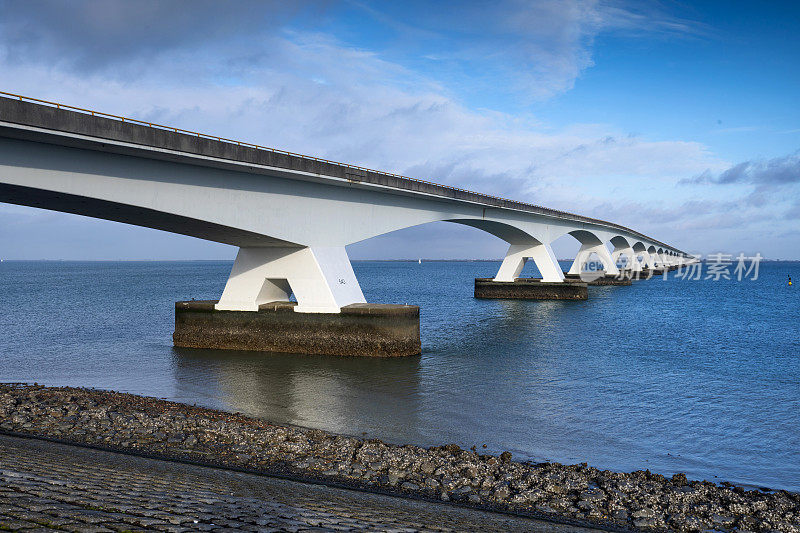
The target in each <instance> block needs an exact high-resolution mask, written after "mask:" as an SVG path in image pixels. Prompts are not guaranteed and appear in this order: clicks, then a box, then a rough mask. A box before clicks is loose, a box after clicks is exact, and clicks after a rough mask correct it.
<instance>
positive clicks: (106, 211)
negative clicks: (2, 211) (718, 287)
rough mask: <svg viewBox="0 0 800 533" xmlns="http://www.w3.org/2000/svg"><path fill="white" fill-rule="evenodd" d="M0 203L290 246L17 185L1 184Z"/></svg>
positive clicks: (236, 242) (238, 242) (248, 243)
mask: <svg viewBox="0 0 800 533" xmlns="http://www.w3.org/2000/svg"><path fill="white" fill-rule="evenodd" d="M0 202H5V203H8V204H16V205H24V206H27V207H37V208H39V209H49V210H51V211H60V212H62V213H71V214H74V215H83V216H88V217H92V218H99V219H103V220H111V221H113V222H122V223H125V224H132V225H135V226H142V227H147V228H152V229H157V230H162V231H168V232H170V233H177V234H179V235H188V236H190V237H198V238H201V239H204V240H207V241H213V242H219V243H223V244H231V245H233V246H245V247H263V246H292V243H289V242H286V241H282V240H280V239H276V238H274V237H270V236H268V235H261V234H258V233H254V232H251V231H245V230H241V229H237V228H232V227H229V226H223V225H221V224H215V223H213V222H209V221H207V220H200V219H196V218H190V217H184V216H180V215H175V214H172V213H165V212H163V211H158V210H155V209H148V208H146V207H138V206H135V205H128V204H123V203H119V202H110V201H107V200H101V199H99V198H91V197H86V196H78V195H74V194H67V193H63V192H55V191H47V190H42V189H35V188H32V187H23V186H20V185H11V184H6V183H0ZM295 246H298V247H299V245H295Z"/></svg>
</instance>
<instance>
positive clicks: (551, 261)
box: [475, 244, 587, 300]
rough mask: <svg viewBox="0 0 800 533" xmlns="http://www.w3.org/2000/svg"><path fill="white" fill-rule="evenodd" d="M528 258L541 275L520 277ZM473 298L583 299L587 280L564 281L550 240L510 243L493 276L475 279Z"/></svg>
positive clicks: (585, 296) (585, 294)
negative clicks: (548, 242)
mask: <svg viewBox="0 0 800 533" xmlns="http://www.w3.org/2000/svg"><path fill="white" fill-rule="evenodd" d="M528 259H533V261H534V262H535V263H536V268H538V269H539V272H540V273H541V274H542V278H541V279H531V278H520V277H519V275H520V273H521V272H522V269H523V267H524V266H525V263H526V262H527V260H528ZM475 298H490V299H520V300H585V299H586V298H587V291H586V284H585V283H582V282H575V281H565V280H564V272H563V271H562V270H561V267H560V266H559V264H558V260H557V259H556V256H555V254H554V253H553V249H552V248H551V247H550V245H549V244H534V245H530V244H512V245H510V246H509V247H508V252H506V257H505V258H504V259H503V264H501V265H500V270H498V272H497V275H496V276H495V277H494V279H489V278H476V279H475Z"/></svg>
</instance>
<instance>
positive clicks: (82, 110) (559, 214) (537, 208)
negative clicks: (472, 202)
mask: <svg viewBox="0 0 800 533" xmlns="http://www.w3.org/2000/svg"><path fill="white" fill-rule="evenodd" d="M0 95H3V96H9V97H11V98H15V99H17V100H20V101H23V102H32V103H36V104H42V105H47V106H52V107H55V108H57V109H66V110H69V111H76V112H79V113H85V114H87V115H91V116H96V117H103V118H110V119H113V120H119V121H121V122H127V123H131V124H138V125H141V126H148V127H150V128H157V129H161V130H166V131H172V132H175V133H182V134H185V135H192V136H194V137H200V138H203V139H211V140H214V141H219V142H225V143H232V144H236V145H238V146H244V147H248V148H254V149H256V150H265V151H268V152H272V153H276V154H284V155H289V156H293V157H299V158H303V159H309V160H312V161H319V162H322V163H329V164H331V165H337V166H341V167H345V168H351V169H356V170H361V171H364V172H372V173H375V174H381V175H384V176H392V177H394V178H399V179H401V180H408V181H411V182H416V183H424V184H426V185H431V186H434V187H440V188H442V189H445V190H451V191H458V192H462V193H466V194H473V195H477V196H481V197H484V198H491V199H492V200H495V201H498V202H502V203H503V204H508V206H509V207H513V206H520V207H523V208H527V210H534V211H535V212H539V213H541V214H546V215H551V216H556V217H560V218H566V219H569V220H573V221H579V222H586V223H589V224H598V225H602V226H608V227H611V228H615V229H618V230H622V231H625V232H627V233H629V234H631V235H635V236H638V237H641V238H643V239H644V240H648V241H652V242H654V243H657V244H659V245H661V246H665V247H669V245H667V244H665V243H662V242H660V241H657V240H655V239H652V238H650V237H648V236H646V235H644V234H642V233H639V232H638V231H634V230H632V229H630V228H627V227H625V226H622V225H620V224H614V223H613V222H608V221H605V220H600V219H596V218H591V217H585V216H583V215H577V214H575V213H569V212H567V211H559V210H557V209H551V208H549V207H543V206H540V205H535V204H531V203H528V202H520V201H518V200H510V199H508V198H502V197H500V196H494V195H492V194H486V193H479V192H476V191H470V190H467V189H462V188H460V187H454V186H452V185H443V184H441V183H435V182H432V181H427V180H421V179H418V178H411V177H409V176H403V175H402V174H395V173H393V172H384V171H382V170H375V169H371V168H367V167H361V166H358V165H352V164H350V163H342V162H341V161H332V160H330V159H325V158H322V157H314V156H310V155H305V154H299V153H296V152H290V151H288V150H281V149H278V148H271V147H269V146H261V145H259V144H253V143H248V142H244V141H237V140H235V139H228V138H226V137H220V136H218V135H210V134H208V133H202V132H198V131H192V130H187V129H183V128H176V127H173V126H165V125H164V124H158V123H156V122H150V121H147V120H140V119H137V118H130V117H123V116H122V115H115V114H113V113H106V112H103V111H96V110H93V109H86V108H83V107H78V106H74V105H69V104H62V103H60V102H52V101H50V100H42V99H40V98H33V97H30V96H24V95H21V94H15V93H9V92H6V91H0Z"/></svg>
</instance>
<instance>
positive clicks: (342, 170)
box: [0, 92, 672, 248]
mask: <svg viewBox="0 0 800 533" xmlns="http://www.w3.org/2000/svg"><path fill="white" fill-rule="evenodd" d="M0 95H5V96H0V121H2V122H5V123H7V124H8V123H10V124H18V125H22V126H26V127H32V128H40V129H45V130H52V131H55V132H61V133H66V134H72V135H80V136H86V137H92V138H96V139H101V140H108V141H112V142H119V143H126V144H134V145H141V146H143V147H147V148H155V149H159V150H165V151H177V152H182V153H186V154H192V155H195V156H202V157H206V158H214V159H222V160H229V161H235V162H238V163H245V164H253V165H259V166H267V167H274V168H279V169H286V170H290V171H299V172H306V173H310V174H316V175H320V176H326V177H333V178H339V179H345V180H348V181H351V182H354V183H364V184H372V185H380V186H384V187H389V188H393V189H398V190H403V191H409V192H417V193H422V194H427V195H434V196H440V197H445V198H450V199H453V200H460V201H466V202H472V203H478V204H482V205H485V206H487V207H498V208H504V209H514V210H518V211H525V212H529V213H535V214H538V215H543V216H547V217H553V218H559V219H562V220H569V221H572V222H579V223H586V224H592V225H600V226H604V227H607V228H610V229H617V230H620V231H624V232H626V233H628V234H631V235H634V236H636V237H638V238H641V239H642V240H645V241H650V242H654V243H657V244H659V245H660V246H664V247H668V248H672V247H670V246H669V245H667V244H664V243H662V242H660V241H657V240H655V239H653V238H651V237H648V236H647V235H644V234H642V233H639V232H637V231H634V230H632V229H630V228H627V227H625V226H621V225H619V224H614V223H611V222H607V221H604V220H599V219H595V218H590V217H584V216H581V215H576V214H573V213H567V212H564V211H558V210H555V209H549V208H546V207H541V206H537V205H533V204H529V203H526V202H518V201H514V200H508V199H505V198H500V197H497V196H492V195H488V194H481V193H477V192H472V191H467V190H464V189H459V188H457V187H449V186H446V185H440V184H437V183H432V182H429V181H424V180H418V179H413V178H408V177H405V176H400V175H397V174H391V173H388V172H379V171H375V170H370V169H366V168H363V167H358V166H354V165H348V164H344V163H338V162H334V161H329V160H326V159H321V158H316V157H310V156H304V155H300V154H294V153H291V152H285V151H282V150H276V149H272V148H266V147H263V146H258V145H254V144H250V143H246V142H241V141H234V140H230V139H224V138H221V137H215V136H210V135H206V134H202V133H195V132H189V131H186V130H181V129H180V128H170V127H168V126H162V125H158V124H153V123H149V122H144V121H139V120H136V119H129V118H125V117H119V116H116V115H109V114H106V113H102V112H98V111H91V110H86V109H82V108H76V107H72V106H66V105H63V104H56V103H54V102H47V101H44V100H37V99H33V98H27V97H23V96H19V95H12V94H10V93H4V92H0ZM10 129H11V128H9V127H0V134H2V135H14V134H15V133H14V132H12V131H10Z"/></svg>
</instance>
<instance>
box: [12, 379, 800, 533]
mask: <svg viewBox="0 0 800 533" xmlns="http://www.w3.org/2000/svg"><path fill="white" fill-rule="evenodd" d="M0 431H2V432H7V433H14V434H27V435H32V436H41V437H47V438H53V439H58V440H61V441H66V442H72V443H77V444H83V445H91V446H97V447H101V448H104V449H111V450H123V451H129V452H134V453H137V454H143V455H150V456H156V457H165V458H172V459H179V460H184V461H193V462H199V463H203V464H213V465H219V466H225V467H229V468H237V469H245V470H251V471H257V472H263V473H268V474H278V475H284V476H290V477H293V478H296V479H304V480H312V481H322V482H326V483H332V484H339V485H344V486H349V487H353V488H359V489H365V490H370V491H377V492H385V493H392V494H399V495H405V496H413V497H418V498H424V499H430V500H437V501H449V502H454V503H458V504H461V505H468V506H473V507H477V508H485V509H490V510H500V511H506V512H513V513H519V514H524V515H529V516H536V517H540V518H541V517H546V518H552V519H556V520H560V521H568V522H569V521H574V522H575V523H584V524H591V525H594V526H599V527H603V528H607V529H616V530H624V529H639V530H675V531H707V530H717V531H738V532H746V531H753V532H767V531H780V532H784V533H800V494H798V493H791V492H786V491H762V490H745V489H743V488H741V487H735V486H733V485H730V484H727V483H722V484H719V485H717V484H714V483H711V482H708V481H689V480H687V479H686V476H684V475H682V474H676V475H675V476H672V477H671V478H667V477H664V476H661V475H659V474H653V473H651V472H649V471H637V472H631V473H617V472H610V471H607V470H598V469H596V468H593V467H590V466H587V465H586V464H581V465H562V464H558V463H540V464H534V463H521V462H515V461H513V460H512V457H511V454H510V453H508V452H505V453H502V454H500V456H499V457H496V456H492V455H482V454H479V453H477V452H476V451H474V450H462V449H461V448H459V447H458V446H456V445H452V444H451V445H447V446H440V447H433V448H421V447H418V446H412V445H405V446H398V445H393V444H387V443H384V442H382V441H379V440H376V439H369V440H363V439H357V438H353V437H347V436H341V435H334V434H331V433H327V432H325V431H321V430H314V429H306V428H299V427H287V426H278V425H273V424H269V423H267V422H265V421H262V420H258V419H253V418H248V417H245V416H242V415H239V414H232V413H226V412H221V411H215V410H212V409H205V408H200V407H194V406H189V405H184V404H179V403H174V402H168V401H164V400H158V399H155V398H145V397H141V396H135V395H132V394H123V393H116V392H107V391H99V390H90V389H77V388H68V387H63V388H51V387H42V386H37V385H21V384H0Z"/></svg>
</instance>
